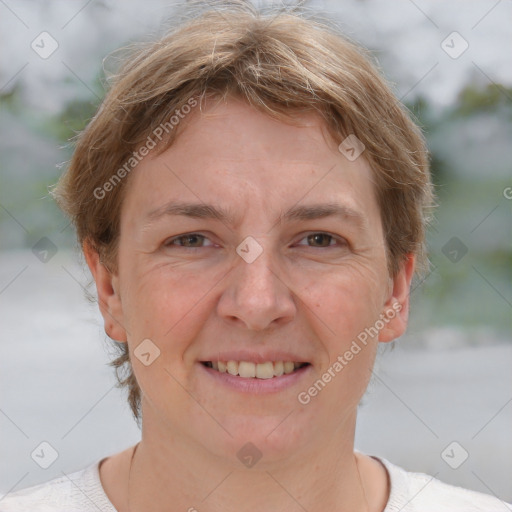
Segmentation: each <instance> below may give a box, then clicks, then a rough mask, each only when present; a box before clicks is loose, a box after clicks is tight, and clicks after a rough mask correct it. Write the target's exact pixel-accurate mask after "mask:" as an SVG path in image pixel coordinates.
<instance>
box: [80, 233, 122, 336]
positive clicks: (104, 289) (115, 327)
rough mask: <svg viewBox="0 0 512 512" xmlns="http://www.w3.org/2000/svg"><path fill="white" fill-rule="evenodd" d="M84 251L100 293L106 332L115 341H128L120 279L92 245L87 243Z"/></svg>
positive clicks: (99, 297)
mask: <svg viewBox="0 0 512 512" xmlns="http://www.w3.org/2000/svg"><path fill="white" fill-rule="evenodd" d="M82 250H83V251H84V256H85V260H86V261H87V265H88V266H89V269H90V271H91V274H92V276H93V277H94V281H95V283H96V290H97V291H98V303H99V307H100V311H101V315H102V316H103V322H104V326H105V332H106V333H107V335H108V336H109V337H110V338H112V339H113V340H115V341H119V342H125V341H127V337H126V329H125V328H124V326H123V307H122V303H121V297H120V296H119V278H118V276H116V275H115V274H113V273H111V272H110V270H108V268H107V267H106V266H105V265H104V264H103V263H102V262H101V260H100V256H99V254H98V252H97V251H96V249H94V248H93V247H92V245H91V244H90V243H89V242H88V241H85V242H84V244H83V246H82Z"/></svg>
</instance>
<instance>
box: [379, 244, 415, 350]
mask: <svg viewBox="0 0 512 512" xmlns="http://www.w3.org/2000/svg"><path fill="white" fill-rule="evenodd" d="M415 265H416V256H415V255H414V254H409V255H407V256H406V258H405V259H404V261H403V263H402V265H401V267H400V270H399V271H398V273H397V274H396V276H395V277H394V278H392V279H391V286H390V288H391V292H390V295H389V297H388V300H387V301H386V303H385V304H384V308H383V310H382V314H381V319H382V321H383V322H384V327H383V328H382V329H381V330H380V332H379V341H381V342H383V343H387V342H389V341H393V340H395V339H396V338H398V337H400V336H402V334H403V333H404V332H405V329H406V328H407V321H408V319H409V295H410V290H411V281H412V276H413V275H414V267H415Z"/></svg>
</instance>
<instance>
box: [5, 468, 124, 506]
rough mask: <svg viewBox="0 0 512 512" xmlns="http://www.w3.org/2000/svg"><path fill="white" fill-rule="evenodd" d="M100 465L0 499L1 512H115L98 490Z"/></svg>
mask: <svg viewBox="0 0 512 512" xmlns="http://www.w3.org/2000/svg"><path fill="white" fill-rule="evenodd" d="M99 463H100V462H99V461H98V462H96V463H94V464H92V465H91V466H89V467H87V468H86V469H83V470H81V471H77V472H75V473H72V474H69V475H65V476H62V477H59V478H56V479H54V480H51V481H49V482H46V483H44V484H40V485H36V486H33V487H28V488H27V489H22V490H21V491H17V492H13V493H9V494H7V495H6V496H4V497H3V498H2V499H0V512H89V511H94V512H97V511H98V510H101V511H102V512H116V511H115V508H114V507H113V506H112V504H111V503H110V501H109V500H108V498H107V495H106V494H105V492H104V490H103V487H102V486H101V481H100V477H99V471H98V468H99Z"/></svg>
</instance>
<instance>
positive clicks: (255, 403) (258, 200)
mask: <svg viewBox="0 0 512 512" xmlns="http://www.w3.org/2000/svg"><path fill="white" fill-rule="evenodd" d="M297 119H298V121H299V125H296V124H295V123H294V124H293V125H291V124H285V123H283V122H281V121H277V120H273V119H271V118H269V117H268V116H265V115H264V114H262V113H260V112H258V111H256V110H255V109H253V108H251V107H250V106H248V105H246V104H245V103H243V102H241V101H239V100H236V99H234V98H231V99H230V100H228V101H227V103H221V102H218V103H214V104H213V103H212V104H208V105H207V108H206V109H204V110H203V112H199V109H197V110H195V111H193V113H191V114H189V115H188V116H187V118H186V120H184V121H183V122H184V123H186V125H184V126H185V127H184V129H183V131H182V133H181V134H180V136H179V137H178V138H177V140H176V142H175V143H174V144H173V145H172V146H171V147H170V148H169V149H168V150H166V151H165V152H163V153H161V154H160V155H159V156H155V155H152V154H150V155H149V156H148V157H146V158H145V159H144V160H143V161H142V162H141V163H140V164H139V165H138V166H137V168H136V170H134V171H133V174H132V175H131V176H130V183H129V185H128V190H127V194H126V197H125V200H124V203H123V207H122V212H121V232H120V243H119V252H118V268H117V272H116V273H111V272H109V271H108V270H107V269H106V268H105V267H104V266H103V265H102V264H101V262H100V261H99V258H98V255H97V254H96V253H95V252H94V251H93V250H92V249H91V248H90V247H89V246H88V244H87V243H86V244H84V252H85V255H86V259H87V262H88V265H89V267H90V269H91V271H92V274H93V276H94V279H95V281H96V285H97V290H98V297H99V303H100V309H101V311H102V314H103V317H104V319H105V330H106V332H107V333H108V335H109V336H110V337H111V338H113V339H115V340H118V341H122V342H127V343H128V346H129V349H130V353H131V357H132V362H133V368H134V372H135V374H136V377H137V380H138V382H139V385H140V387H141V389H142V391H143V401H142V409H143V428H142V440H141V443H140V445H139V447H138V449H137V452H136V457H135V459H134V463H133V468H132V472H131V479H130V485H128V480H129V478H128V476H129V467H130V459H131V455H132V453H133V449H132V448H130V449H128V450H126V451H124V452H122V453H120V454H117V455H114V456H112V457H109V458H108V459H106V460H105V461H103V463H102V465H101V468H100V476H101V480H102V483H103V486H104V488H105V491H106V493H107V495H108V496H109V498H110V500H111V501H112V503H113V504H114V505H115V506H116V508H117V509H118V510H121V511H128V510H130V511H131V512H137V511H139V510H145V511H152V510H165V509H168V508H166V507H168V506H169V504H170V503H172V505H173V510H189V509H190V507H196V508H197V510H200V511H208V512H217V511H219V512H220V511H223V512H226V511H227V512H229V511H235V510H236V511H237V512H241V511H249V510H251V511H252V510H254V509H260V510H272V511H274V512H277V511H299V510H303V508H302V507H304V508H305V509H306V510H308V511H309V512H319V511H323V510H366V505H365V495H366V500H367V501H368V504H369V510H371V511H382V510H383V509H384V507H385V504H386V501H387V499H388V494H389V489H388V481H387V473H386V470H385V469H384V468H383V466H382V465H381V464H380V463H379V462H377V461H376V460H375V459H372V458H370V457H367V456H365V455H361V454H357V455H355V454H354V430H355V423H356V412H357V404H358V402H359V400H360V398H361V396H362V395H363V393H364V391H365V389H366V387H367V384H368V381H369V378H370V374H371V368H372V366H373V362H374V358H375V353H376V348H377V345H378V343H379V342H388V341H391V340H393V339H395V338H396V337H398V336H400V335H401V334H402V333H403V332H404V330H405V328H406V324H407V315H408V295H409V289H410V283H411V278H412V274H413V270H414V256H412V255H410V256H408V257H407V258H405V260H404V262H403V264H402V266H401V270H400V271H399V272H398V274H397V275H396V276H395V277H394V278H391V277H390V275H389V273H388V270H387V261H386V251H385V243H384V237H383V232H382V226H381V217H380V212H379V208H378V204H377V200H376V196H375V188H374V185H373V182H372V172H371V170H370V167H369V165H368V163H367V161H366V160H365V158H364V153H363V155H362V156H361V157H359V158H358V159H356V160H355V161H354V162H350V161H349V160H347V159H346V158H345V156H344V155H342V154H341V153H340V152H339V151H338V149H337V145H338V144H339V142H340V141H338V142H336V141H333V140H331V139H330V138H329V137H328V136H327V135H326V130H325V127H324V125H323V124H322V120H321V119H320V118H319V117H317V116H316V115H314V114H308V115H301V116H300V117H298V118H297ZM178 200H179V201H182V202H193V203H207V204H212V205H214V206H217V207H223V208H225V209H229V211H230V212H231V213H232V214H233V217H234V219H233V220H234V223H233V224H231V223H228V222H227V221H225V222H221V221H219V220H217V219H215V218H208V219H204V218H189V217H185V216H182V215H166V216H163V217H162V218H160V219H159V220H156V221H154V222H150V221H149V220H148V214H149V212H151V211H153V210H155V209H157V208H159V207H161V206H162V205H165V204H166V203H168V202H170V201H178ZM326 203H339V204H341V205H343V206H345V207H347V208H350V209H352V210H354V211H356V212H359V215H360V217H361V218H360V222H359V223H357V222H354V221H352V220H350V218H347V217H343V218H342V217H335V216H330V217H325V218H317V219H312V220H291V221H289V220H287V221H283V222H281V223H280V222H277V219H278V218H279V215H281V214H283V213H285V212H286V211H287V210H289V209H290V208H292V207H294V206H297V205H301V206H308V205H312V204H326ZM187 233H188V234H190V233H198V234H201V235H203V236H204V237H205V238H201V237H195V238H187V237H185V239H183V238H182V239H178V240H176V237H177V236H178V235H183V234H187ZM315 233H324V234H325V235H324V236H322V235H321V234H320V236H318V235H317V236H316V237H314V236H313V237H311V236H310V235H314V234H315ZM329 235H331V236H330V237H329ZM247 236H252V237H253V238H254V239H255V240H256V241H257V242H258V243H259V244H260V246H261V248H262V249H263V252H262V254H261V255H260V256H259V257H258V258H257V259H256V260H255V261H254V262H252V263H247V262H246V261H244V260H243V259H242V258H241V257H240V256H239V255H238V254H237V253H236V251H235V249H236V247H237V246H238V245H239V244H240V242H242V240H244V239H245V237H247ZM187 243H188V246H187ZM180 244H181V245H180ZM395 303H399V304H401V306H402V309H401V310H400V312H399V313H397V314H396V315H395V316H394V317H393V318H392V319H391V320H390V321H389V322H388V323H387V324H386V325H385V327H384V328H383V329H382V330H380V332H379V333H378V335H377V336H376V337H374V338H371V339H370V340H369V342H368V343H367V345H366V346H363V345H362V350H361V351H360V352H359V353H358V354H357V355H355V356H354V358H353V359H352V360H351V361H350V362H349V363H348V364H347V365H346V366H345V367H344V368H343V370H342V371H340V372H339V373H337V374H336V377H335V378H333V379H332V380H331V382H330V383H328V384H327V385H326V386H325V388H324V389H323V390H322V391H321V392H320V393H318V395H317V396H315V397H314V398H312V399H311V401H310V403H308V404H307V405H303V404H301V403H299V402H298V400H297V395H298V393H299V392H301V391H304V390H307V389H308V387H309V386H311V385H312V384H313V382H315V381H316V380H317V379H318V378H320V376H321V375H322V374H323V373H324V372H325V371H326V370H327V369H328V368H329V367H331V366H332V365H333V363H334V362H335V361H336V359H337V357H338V356H339V355H343V354H344V352H345V351H346V350H347V349H348V348H349V347H350V346H351V343H352V342H353V340H354V339H356V337H357V335H358V334H359V333H361V332H362V331H364V329H365V328H367V327H370V326H373V325H374V324H375V322H376V321H377V320H378V319H379V315H381V314H383V313H385V312H386V311H389V310H390V308H391V307H392V305H393V304H395ZM148 338H149V339H150V340H152V342H153V343H154V344H155V345H156V346H158V348H159V349H160V356H159V357H158V358H157V359H156V360H155V361H154V362H153V363H152V364H151V365H149V366H144V365H143V364H142V363H141V362H140V361H139V360H138V359H137V358H136V357H135V356H134V355H133V351H134V350H135V349H136V348H137V346H138V345H139V344H140V343H141V341H142V340H144V339H148ZM268 348H275V349H280V350H286V351H291V352H293V353H294V354H297V355H298V357H300V359H299V360H301V361H308V362H310V363H311V367H310V368H309V371H308V373H307V377H306V376H305V377H302V378H301V379H300V380H299V381H298V382H297V383H296V384H295V385H293V386H291V387H289V388H286V389H284V390H281V391H279V392H276V393H267V394H256V393H252V394H248V393H242V392H240V391H238V390H233V389H231V388H228V387H226V386H224V385H221V384H219V383H217V382H216V381H213V380H212V379H211V378H210V377H209V376H205V372H204V371H203V369H202V368H201V367H200V363H199V361H201V360H204V359H205V358H206V355H211V354H212V353H215V351H217V350H218V351H227V350H237V349H248V350H252V351H256V352H257V351H258V350H266V349H268ZM248 441H250V442H252V443H253V444H254V445H255V446H256V447H257V448H258V450H259V451H260V452H261V454H262V458H261V459H260V460H259V461H258V462H257V464H256V465H255V466H253V467H252V468H246V467H245V466H244V465H243V464H241V462H240V460H239V459H238V458H237V456H236V453H237V451H238V450H240V448H241V447H242V446H244V445H245V444H246V443H247V442H248ZM358 470H359V471H358ZM359 475H360V476H361V478H360V477H359ZM148 497H150V498H148ZM128 499H129V508H128ZM203 500H204V501H203ZM299 503H300V505H299Z"/></svg>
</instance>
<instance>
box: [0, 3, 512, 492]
mask: <svg viewBox="0 0 512 512" xmlns="http://www.w3.org/2000/svg"><path fill="white" fill-rule="evenodd" d="M265 3H268V2H265ZM275 3H277V2H275ZM173 4H174V3H173V2H171V1H163V0H151V1H147V0H145V1H142V0H124V1H109V0H89V1H80V2H79V1H69V0H62V1H59V0H45V1H36V0H34V1H29V0H18V1H14V0H2V1H1V2H0V46H1V48H2V53H1V56H0V134H1V135H0V156H1V161H0V180H1V181H0V232H1V239H0V244H1V245H0V303H1V309H0V325H1V326H2V327H1V333H2V342H1V345H0V346H1V351H2V357H1V358H0V383H1V387H0V389H1V394H0V429H1V433H2V435H1V439H0V450H1V460H2V464H1V465H0V494H2V493H7V492H9V491H10V490H12V489H19V488H22V487H26V486H28V485H32V484H35V483H38V482H42V481H45V480H48V479H50V478H53V477H55V476H60V475H62V473H63V472H64V473H66V474H68V473H70V472H72V471H74V470H77V469H80V468H82V467H84V466H85V465H87V464H90V463H92V462H94V461H95V460H98V459H100V458H101V457H104V456H106V455H108V454H112V453H114V452H116V451H119V450H121V449H124V448H125V447H127V446H129V445H130V444H133V443H135V442H136V441H137V440H138V438H139V434H140V432H139V430H138V427H137V425H136V424H135V422H134V421H133V419H132V418H131V416H130V412H129V410H128V407H127V405H126V404H125V395H124V393H123V392H121V391H119V390H118V389H116V387H115V379H114V376H113V371H112V369H111V368H109V367H108V366H107V363H108V361H109V360H110V359H111V356H112V352H111V349H110V348H109V347H110V344H109V342H108V340H106V339H105V334H104V331H103V327H102V322H101V320H100V316H99V313H98V312H97V306H96V305H94V304H90V303H88V302H87V300H86V299H85V297H84V288H85V287H87V284H88V283H89V275H88V273H87V272H86V271H85V268H84V265H83V262H82V260H81V259H80V257H79V254H78V252H77V251H76V246H75V239H74V231H73V228H72V227H71V226H70V225H69V223H68V221H67V219H65V218H64V217H63V215H62V214H61V213H60V211H59V210H58V208H57V207H56V205H55V204H54V203H53V202H52V200H51V199H50V198H49V197H48V187H49V186H50V185H52V184H54V183H55V182H56V181H57V179H58V177H59V175H60V173H61V172H62V169H63V168H64V167H65V164H66V162H67V161H68V160H69V158H70V156H71V152H72V142H71V138H72V137H73V136H74V135H75V134H76V133H77V132H78V131H80V130H81V129H82V128H84V126H85V125H86V123H87V121H88V120H89V119H90V118H91V117H92V115H93V114H94V112H95V110H96V108H97V107H98V105H99V103H100V101H101V99H102V97H103V96H104V94H105V90H104V83H105V72H106V71H105V69H107V70H108V66H109V64H108V62H109V61H108V60H107V61H105V62H106V64H105V68H104V66H103V59H104V58H105V57H106V56H107V55H108V54H109V53H110V52H112V51H113V50H115V49H117V48H119V47H120V46H124V45H126V44H129V43H131V42H134V41H141V40H148V39H152V38H155V37H157V36H158V35H159V34H162V33H163V32H164V31H165V28H166V26H168V24H169V20H172V18H173V13H174V7H173ZM258 4H259V5H263V4H264V2H259V3H258ZM307 5H308V6H309V8H311V9H314V10H318V11H321V12H324V13H326V14H327V16H328V17H329V18H330V19H334V20H336V22H337V23H338V25H339V26H340V28H341V30H342V31H343V32H344V33H345V34H346V35H347V36H349V37H350V38H352V39H354V40H356V41H357V42H359V43H361V44H362V45H363V46H366V47H367V48H369V49H370V50H371V51H372V52H373V54H374V55H375V57H376V58H377V59H378V61H379V63H380V66H381V68H382V70H383V72H384V74H385V75H386V77H387V78H388V79H389V80H390V82H391V83H392V86H393V88H394V90H395V93H396V95H397V97H398V98H400V99H401V100H402V101H403V102H404V103H405V104H406V105H407V106H408V107H409V108H410V110H411V111H412V112H413V114H414V115H415V116H416V118H417V119H418V122H419V123H420V125H421V126H422V128H423V130H424V133H425V136H426V138H427V140H428V145H429V148H430V151H431V153H432V168H433V174H434V181H435V183H436V188H437V195H438V203H439V207H438V209H437V212H436V220H435V222H434V224H433V225H432V227H431V229H430V231H429V234H428V246H429V253H430V259H431V263H432V265H431V269H430V271H429V272H428V273H427V275H426V277H424V278H423V279H422V280H418V281H417V282H416V283H415V285H414V288H413V292H412V313H411V321H410V327H409V330H408V334H407V335H406V336H404V337H403V338H402V339H400V340H398V341H397V342H395V343H394V346H393V347H392V348H391V349H389V348H386V349H384V350H383V351H382V353H381V355H380V358H379V361H378V364H377V367H376V369H375V376H374V379H373V381H372V383H371V385H370V388H369V390H368V392H367V394H366V396H365V399H364V401H363V404H362V405H361V408H360V421H359V426H358V430H357V437H356V447H357V448H358V449H359V450H361V451H363V452H366V453H369V454H374V455H378V456H382V457H385V458H387V459H389V460H390V461H392V462H394V463H396V464H399V465H401V466H403V467H405V468H406V469H408V470H410V471H419V472H426V473H429V474H431V475H436V477H437V478H439V479H442V480H444V481H447V482H450V483H453V484H456V485H462V486H464V487H469V488H472V489H476V490H479V491H482V492H486V493H489V494H495V495H497V496H498V497H500V498H501V499H504V500H507V501H512V489H511V487H510V482H511V481H512V436H510V432H511V431H512V430H511V428H512V372H511V362H512V332H511V327H512V321H511V312H512V279H511V277H512V276H511V274H512V271H511V261H512V259H511V256H512V245H511V241H512V236H511V234H512V233H511V226H512V222H511V213H512V169H511V167H512V140H511V139H512V137H511V135H512V131H511V119H512V65H511V64H512V62H511V60H512V59H511V52H510V41H511V36H512V25H511V23H510V20H511V19H512V3H511V2H510V1H499V0H498V1H496V0H489V1H487V0H480V1H473V2H472V1H467V0H460V1H454V0H447V1H444V2H435V1H420V0H414V1H413V0H346V1H345V0H343V1H334V0H332V1H328V0H325V1H311V2H308V3H307ZM42 442H46V443H49V444H50V446H51V447H52V448H51V450H50V449H48V448H47V446H46V445H43V448H44V450H46V452H45V453H46V454H47V460H46V461H45V462H41V460H39V461H38V458H37V457H36V456H35V455H34V453H40V451H41V443H42ZM45 447H46V448H45ZM52 450H53V451H52ZM54 452H55V453H54ZM48 457H49V458H48ZM42 465H43V466H45V465H48V467H47V468H44V467H42Z"/></svg>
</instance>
